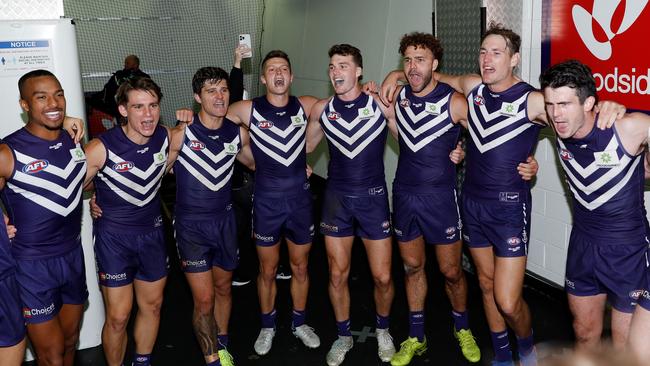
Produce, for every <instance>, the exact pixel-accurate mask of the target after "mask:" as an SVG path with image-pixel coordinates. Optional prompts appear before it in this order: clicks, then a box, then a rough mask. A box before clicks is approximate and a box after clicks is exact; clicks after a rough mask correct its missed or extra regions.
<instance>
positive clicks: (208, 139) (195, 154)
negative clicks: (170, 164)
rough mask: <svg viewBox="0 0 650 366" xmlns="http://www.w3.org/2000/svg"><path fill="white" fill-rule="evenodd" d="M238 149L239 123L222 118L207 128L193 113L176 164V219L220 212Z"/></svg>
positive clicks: (226, 202) (227, 200)
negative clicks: (218, 124)
mask: <svg viewBox="0 0 650 366" xmlns="http://www.w3.org/2000/svg"><path fill="white" fill-rule="evenodd" d="M240 148H241V140H240V138H239V126H237V125H235V124H234V123H232V122H231V121H229V120H227V119H224V120H223V123H222V125H221V127H219V128H218V129H214V130H211V129H208V128H206V127H205V126H204V125H203V124H201V121H200V120H199V116H198V114H197V115H195V116H194V123H193V124H192V125H190V126H188V127H187V128H186V129H185V139H184V140H183V146H182V148H181V151H180V154H179V156H178V159H177V160H176V163H174V175H176V209H175V216H176V219H199V220H205V219H209V218H212V217H214V215H215V214H218V213H224V212H225V211H226V209H227V208H228V207H229V206H230V204H231V193H230V186H231V179H230V178H231V177H232V170H233V163H234V162H235V156H236V155H237V152H238V151H239V150H240Z"/></svg>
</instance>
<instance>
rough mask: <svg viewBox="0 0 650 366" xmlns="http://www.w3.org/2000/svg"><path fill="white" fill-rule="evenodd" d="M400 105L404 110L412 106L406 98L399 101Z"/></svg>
mask: <svg viewBox="0 0 650 366" xmlns="http://www.w3.org/2000/svg"><path fill="white" fill-rule="evenodd" d="M399 105H400V107H402V108H408V107H410V106H411V101H410V100H408V99H406V98H405V99H402V100H400V101H399Z"/></svg>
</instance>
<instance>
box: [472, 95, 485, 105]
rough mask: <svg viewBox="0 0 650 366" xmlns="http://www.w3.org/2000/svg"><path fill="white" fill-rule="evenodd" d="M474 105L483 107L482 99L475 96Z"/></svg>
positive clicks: (483, 101)
mask: <svg viewBox="0 0 650 366" xmlns="http://www.w3.org/2000/svg"><path fill="white" fill-rule="evenodd" d="M474 104H476V105H483V104H485V99H483V97H482V96H480V95H477V96H475V97H474Z"/></svg>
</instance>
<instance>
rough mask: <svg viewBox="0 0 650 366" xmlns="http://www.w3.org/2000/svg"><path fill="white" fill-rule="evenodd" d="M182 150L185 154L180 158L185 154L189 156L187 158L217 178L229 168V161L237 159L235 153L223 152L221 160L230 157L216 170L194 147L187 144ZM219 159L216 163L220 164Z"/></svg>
mask: <svg viewBox="0 0 650 366" xmlns="http://www.w3.org/2000/svg"><path fill="white" fill-rule="evenodd" d="M206 150H207V149H206ZM182 151H183V154H181V155H179V157H178V159H180V158H181V157H183V156H184V155H185V156H187V158H188V159H189V160H190V161H193V162H194V163H196V164H197V165H199V166H200V167H201V168H203V169H204V170H205V171H207V172H208V173H209V174H210V175H212V176H213V177H215V178H216V177H217V176H219V175H221V173H223V171H224V170H226V169H228V167H229V162H230V161H233V160H234V159H235V156H236V155H234V154H231V155H226V154H223V156H222V159H221V160H219V161H224V160H226V159H228V161H225V162H224V163H222V164H220V166H219V168H218V169H217V170H215V169H214V168H213V167H212V165H210V163H208V162H207V161H205V160H204V159H203V158H202V157H200V156H199V155H198V154H197V153H196V152H195V151H193V150H192V149H190V148H189V147H187V145H183V149H182ZM212 155H213V156H214V154H212ZM219 155H221V154H219ZM219 161H215V162H214V163H215V164H218V163H219Z"/></svg>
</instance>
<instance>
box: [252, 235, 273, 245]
mask: <svg viewBox="0 0 650 366" xmlns="http://www.w3.org/2000/svg"><path fill="white" fill-rule="evenodd" d="M255 239H257V240H261V241H263V242H265V243H272V242H273V237H272V236H264V235H260V234H258V233H255Z"/></svg>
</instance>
